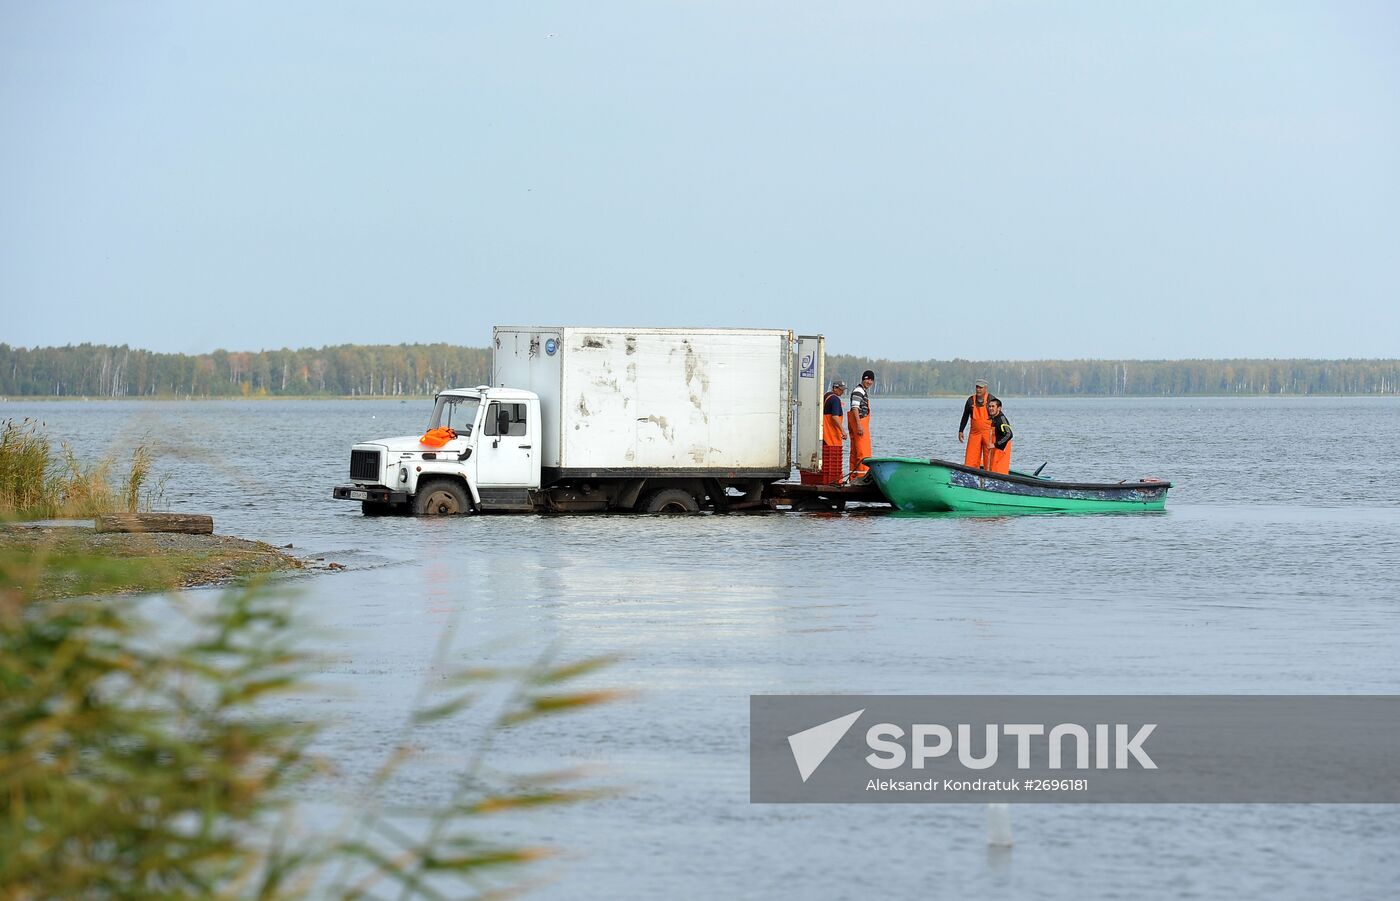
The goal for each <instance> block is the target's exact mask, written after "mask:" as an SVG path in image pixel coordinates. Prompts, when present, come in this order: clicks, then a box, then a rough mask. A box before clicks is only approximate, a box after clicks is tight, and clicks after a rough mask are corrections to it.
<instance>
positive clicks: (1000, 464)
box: [982, 397, 1011, 475]
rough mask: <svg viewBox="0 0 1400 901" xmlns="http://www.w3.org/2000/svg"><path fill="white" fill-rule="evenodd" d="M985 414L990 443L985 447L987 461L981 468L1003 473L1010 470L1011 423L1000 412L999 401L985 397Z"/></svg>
mask: <svg viewBox="0 0 1400 901" xmlns="http://www.w3.org/2000/svg"><path fill="white" fill-rule="evenodd" d="M987 416H988V418H989V419H990V421H991V428H992V444H991V447H989V448H987V463H986V465H985V466H983V467H982V468H983V469H990V470H991V471H992V472H999V473H1001V474H1003V475H1005V474H1007V473H1009V472H1011V423H1010V422H1008V421H1007V419H1006V414H1005V413H1003V412H1001V401H999V400H997V399H996V398H995V397H988V398H987Z"/></svg>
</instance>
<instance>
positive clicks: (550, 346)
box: [544, 338, 559, 357]
mask: <svg viewBox="0 0 1400 901" xmlns="http://www.w3.org/2000/svg"><path fill="white" fill-rule="evenodd" d="M558 349H559V342H558V341H555V340H554V339H553V338H550V339H549V340H548V341H546V342H544V352H545V353H547V354H549V355H550V356H551V357H552V356H554V352H555V351H556V350H558Z"/></svg>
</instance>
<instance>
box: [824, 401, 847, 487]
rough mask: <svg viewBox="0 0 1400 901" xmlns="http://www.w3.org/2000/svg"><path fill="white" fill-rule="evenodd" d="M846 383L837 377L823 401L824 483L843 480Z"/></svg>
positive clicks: (829, 483) (830, 483)
mask: <svg viewBox="0 0 1400 901" xmlns="http://www.w3.org/2000/svg"><path fill="white" fill-rule="evenodd" d="M845 392H846V383H845V382H843V381H841V380H840V379H837V380H836V381H834V382H832V383H831V390H830V391H828V392H826V398H825V399H824V400H823V401H822V484H823V485H835V484H836V483H837V482H839V481H841V449H842V446H843V445H844V444H845V443H846V427H845V426H844V425H842V424H841V419H842V409H841V395H842V394H844V393H845Z"/></svg>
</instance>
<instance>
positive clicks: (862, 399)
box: [846, 369, 875, 479]
mask: <svg viewBox="0 0 1400 901" xmlns="http://www.w3.org/2000/svg"><path fill="white" fill-rule="evenodd" d="M874 384H875V373H874V372H873V371H872V370H869V369H867V370H865V372H864V373H862V374H861V377H860V384H859V385H856V386H855V387H854V388H852V389H851V408H850V409H849V410H848V411H847V412H846V422H847V424H848V425H850V427H851V478H853V479H858V478H862V477H863V476H865V474H866V473H867V472H869V470H868V469H866V467H865V463H864V462H862V461H864V460H865V458H866V457H869V456H870V388H871V386H872V385H874Z"/></svg>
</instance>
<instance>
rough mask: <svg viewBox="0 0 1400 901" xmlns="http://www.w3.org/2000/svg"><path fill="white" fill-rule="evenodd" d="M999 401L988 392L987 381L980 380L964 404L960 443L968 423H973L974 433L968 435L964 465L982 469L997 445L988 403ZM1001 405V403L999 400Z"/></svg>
mask: <svg viewBox="0 0 1400 901" xmlns="http://www.w3.org/2000/svg"><path fill="white" fill-rule="evenodd" d="M990 400H997V399H996V398H995V397H993V396H992V395H991V393H990V392H988V391H987V380H986V379H978V380H977V386H976V388H975V389H974V390H973V393H972V395H971V396H970V397H969V398H968V399H967V403H965V404H963V415H962V421H961V422H959V423H958V442H959V443H962V441H963V434H964V432H965V430H966V429H967V424H968V421H969V420H971V422H972V432H971V434H968V435H967V451H966V453H964V454H963V465H964V466H971V467H973V468H974V469H982V468H983V467H984V465H985V461H986V457H987V452H988V451H989V450H991V448H992V447H993V446H994V445H995V442H994V441H993V440H992V417H991V415H990V414H988V412H987V402H988V401H990ZM997 404H998V405H1000V404H1001V401H999V400H997Z"/></svg>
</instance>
